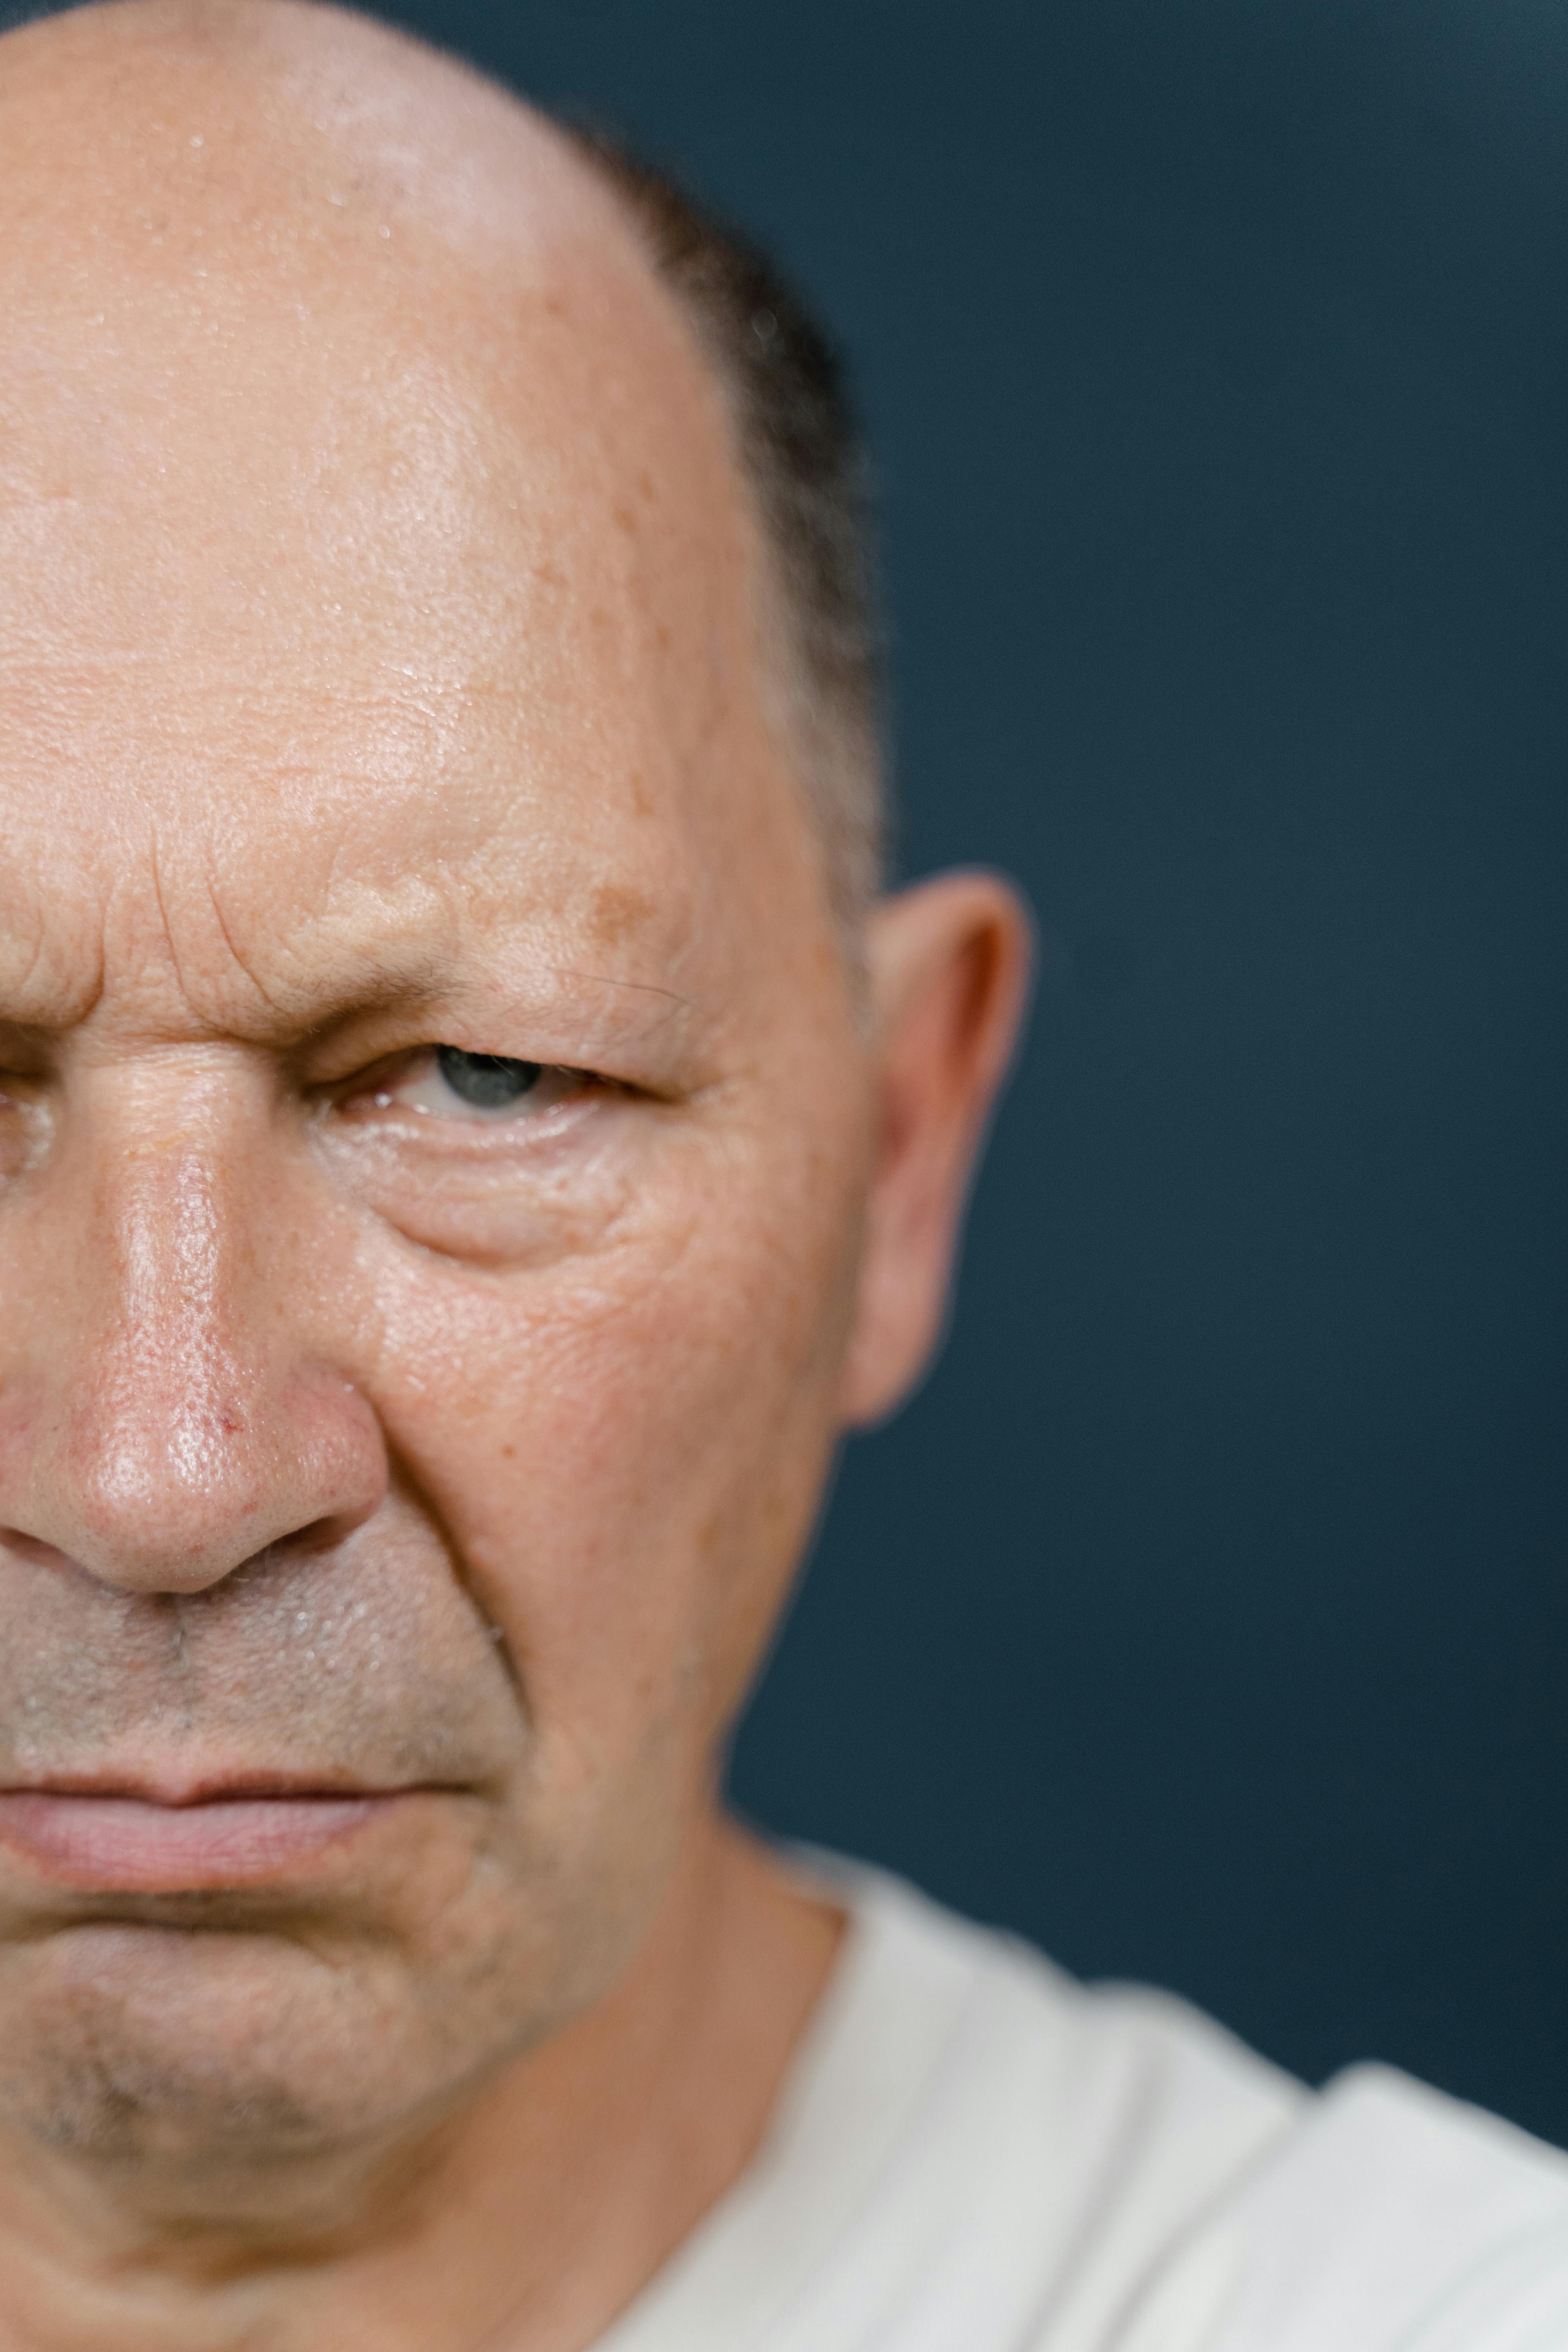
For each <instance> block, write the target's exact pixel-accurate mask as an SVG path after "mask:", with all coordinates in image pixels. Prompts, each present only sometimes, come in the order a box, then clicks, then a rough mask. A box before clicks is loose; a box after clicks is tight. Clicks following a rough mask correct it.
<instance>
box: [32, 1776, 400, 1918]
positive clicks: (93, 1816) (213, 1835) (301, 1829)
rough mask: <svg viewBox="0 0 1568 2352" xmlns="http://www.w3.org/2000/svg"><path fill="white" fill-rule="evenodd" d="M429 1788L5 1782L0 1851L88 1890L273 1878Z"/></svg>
mask: <svg viewBox="0 0 1568 2352" xmlns="http://www.w3.org/2000/svg"><path fill="white" fill-rule="evenodd" d="M421 1793H427V1792H424V1791H421V1790H414V1789H388V1790H360V1789H323V1788H293V1787H288V1786H284V1785H282V1784H277V1785H271V1786H268V1785H258V1784H256V1783H250V1784H248V1785H247V1784H240V1785H237V1786H235V1787H233V1788H223V1787H219V1788H216V1789H211V1790H202V1791H201V1792H200V1793H198V1794H195V1795H182V1796H178V1797H172V1798H171V1797H164V1796H162V1795H156V1794H151V1793H148V1792H146V1791H144V1790H139V1789H127V1788H123V1787H121V1788H111V1789H100V1788H72V1787H69V1786H60V1787H53V1788H38V1789H5V1790H0V1848H3V1849H5V1852H6V1853H9V1854H10V1856H11V1857H13V1859H15V1860H16V1861H18V1862H20V1863H22V1864H24V1866H25V1867H27V1868H29V1869H30V1870H31V1871H33V1872H34V1873H35V1874H38V1875H41V1876H43V1877H45V1878H47V1879H49V1880H52V1881H53V1883H54V1884H55V1885H58V1886H65V1887H70V1888H73V1889H75V1890H77V1891H78V1892H79V1893H83V1894H105V1895H107V1894H140V1895H174V1894H184V1893H187V1892H190V1891H193V1890H195V1889H199V1888H204V1887H205V1888H214V1887H238V1886H255V1885H267V1884H268V1882H271V1883H274V1884H276V1883H277V1882H279V1881H282V1880H289V1879H294V1878H297V1877H298V1876H299V1875H300V1874H301V1872H305V1871H308V1870H309V1868H310V1864H313V1863H319V1862H323V1861H330V1860H331V1858H332V1849H334V1848H337V1847H341V1846H342V1845H344V1844H345V1843H348V1842H349V1841H350V1840H352V1839H353V1838H356V1837H358V1836H361V1835H363V1833H364V1832H366V1831H367V1830H369V1829H370V1828H371V1827H373V1825H374V1824H375V1823H377V1822H384V1821H385V1820H386V1819H387V1818H388V1817H389V1815H390V1814H391V1813H392V1812H393V1811H395V1809H396V1808H398V1807H400V1806H402V1805H404V1804H405V1803H406V1802H407V1801H409V1799H411V1798H413V1797H416V1796H418V1795H419V1794H421Z"/></svg>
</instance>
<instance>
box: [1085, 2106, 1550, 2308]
mask: <svg viewBox="0 0 1568 2352" xmlns="http://www.w3.org/2000/svg"><path fill="white" fill-rule="evenodd" d="M1565 2343H1568V2157H1564V2156H1563V2154H1562V2153H1561V2152H1560V2151H1559V2150H1558V2149H1556V2148H1552V2147H1545V2146H1544V2145H1543V2144H1542V2142H1540V2141H1539V2140H1535V2139H1531V2137H1529V2135H1528V2134H1526V2133H1524V2132H1521V2131H1516V2130H1515V2129H1514V2128H1513V2127H1512V2126H1510V2125H1509V2124H1505V2123H1503V2122H1501V2121H1500V2120H1499V2119H1498V2118H1497V2117H1496V2116H1488V2115H1484V2114H1482V2113H1481V2112H1480V2111H1479V2109H1477V2108H1474V2107H1469V2106H1467V2105H1463V2104H1462V2103H1461V2102H1460V2101H1458V2100H1455V2099H1449V2098H1446V2097H1444V2096H1443V2095H1442V2094H1441V2093H1439V2092H1436V2091H1433V2090H1429V2089H1427V2088H1426V2085H1425V2084H1419V2083H1415V2082H1413V2081H1412V2080H1411V2079H1410V2078H1409V2077H1408V2076H1406V2075H1403V2074H1397V2073H1395V2072H1394V2070H1393V2069H1392V2068H1389V2067H1383V2066H1361V2067H1357V2068H1355V2069H1353V2070H1352V2072H1351V2073H1349V2074H1344V2075H1342V2076H1341V2077H1339V2078H1338V2080H1336V2081H1335V2082H1334V2083H1332V2084H1330V2085H1329V2087H1328V2089H1327V2090H1326V2091H1325V2092H1323V2093H1322V2094H1321V2095H1319V2096H1318V2097H1317V2098H1315V2099H1313V2100H1312V2101H1311V2102H1310V2105H1309V2106H1308V2107H1307V2108H1306V2109H1305V2110H1304V2111H1303V2113H1302V2115H1301V2116H1300V2117H1299V2119H1298V2120H1297V2122H1296V2123H1295V2124H1294V2126H1292V2128H1291V2129H1290V2130H1289V2132H1288V2133H1287V2134H1285V2135H1284V2136H1283V2137H1281V2139H1280V2140H1279V2142H1278V2143H1277V2145H1276V2146H1275V2147H1273V2148H1272V2149H1271V2150H1269V2151H1268V2153H1267V2155H1266V2156H1265V2158H1264V2159H1263V2161H1262V2162H1261V2163H1259V2164H1258V2166H1257V2167H1255V2168H1253V2170H1252V2171H1251V2173H1250V2175H1248V2176H1247V2177H1245V2178H1244V2179H1241V2180H1239V2181H1238V2182H1237V2184H1235V2186H1234V2187H1233V2189H1232V2191H1231V2193H1230V2194H1229V2195H1228V2196H1227V2197H1226V2199H1225V2200H1222V2202H1221V2204H1220V2205H1219V2206H1218V2207H1217V2208H1216V2209H1215V2210H1214V2211H1213V2212H1212V2213H1211V2214H1210V2215H1208V2216H1207V2217H1206V2218H1205V2221H1203V2222H1202V2224H1201V2225H1200V2227H1199V2228H1198V2229H1197V2230H1196V2231H1194V2232H1192V2233H1191V2235H1190V2237H1189V2239H1188V2241H1187V2242H1185V2243H1184V2244H1178V2245H1177V2246H1176V2247H1175V2248H1173V2252H1172V2253H1171V2255H1170V2257H1169V2258H1168V2260H1167V2261H1166V2262H1165V2263H1163V2265H1162V2266H1161V2271H1160V2273H1159V2274H1158V2275H1157V2276H1156V2277H1155V2278H1154V2279H1153V2280H1152V2283H1151V2284H1150V2287H1149V2290H1148V2292H1147V2293H1146V2294H1144V2295H1143V2296H1142V2298H1140V2307H1139V2308H1138V2310H1137V2312H1136V2314H1135V2315H1134V2316H1132V2317H1131V2320H1130V2325H1129V2327H1128V2329H1127V2331H1126V2333H1125V2336H1124V2337H1123V2339H1122V2341H1121V2343H1120V2344H1119V2345H1118V2346H1117V2347H1116V2352H1155V2347H1158V2352H1320V2347H1324V2346H1332V2347H1334V2352H1549V2347H1557V2346H1560V2345H1563V2344H1565Z"/></svg>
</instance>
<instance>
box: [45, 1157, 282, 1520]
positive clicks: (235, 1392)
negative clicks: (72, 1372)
mask: <svg viewBox="0 0 1568 2352" xmlns="http://www.w3.org/2000/svg"><path fill="white" fill-rule="evenodd" d="M94 1179H95V1181H94V1185H93V1190H94V1192H95V1193H96V1194H97V1202H98V1210H99V1213H98V1215H97V1216H96V1217H95V1218H94V1219H93V1223H94V1224H96V1225H97V1226H98V1229H99V1232H100V1234H101V1238H102V1245H103V1254H102V1259H101V1261H100V1263H101V1265H102V1274H103V1279H102V1281H101V1285H99V1284H93V1285H91V1286H90V1291H89V1297H88V1298H87V1299H86V1300H85V1301H84V1305H85V1306H86V1307H87V1310H88V1311H87V1316H86V1320H87V1322H88V1324H89V1329H90V1328H92V1327H93V1326H97V1327H98V1328H96V1329H92V1338H91V1341H90V1349H91V1357H90V1359H89V1362H88V1363H86V1364H84V1366H83V1367H82V1372H83V1374H84V1375H85V1381H84V1386H83V1388H82V1390H81V1391H79V1398H78V1404H79V1407H80V1408H82V1410H81V1411H80V1412H79V1416H78V1426H77V1427H76V1428H75V1429H74V1430H73V1433H72V1434H73V1440H74V1442H75V1443H76V1444H78V1445H79V1446H81V1447H83V1448H84V1449H85V1450H86V1452H87V1453H88V1454H89V1455H91V1456H94V1457H96V1459H95V1460H94V1464H93V1476H94V1479H95V1482H96V1483H98V1484H100V1485H101V1486H104V1487H105V1488H106V1489H112V1490H114V1491H120V1490H121V1489H122V1490H123V1491H124V1492H125V1494H126V1496H127V1499H128V1500H129V1498H130V1496H132V1495H134V1494H138V1493H139V1492H141V1491H142V1490H144V1489H146V1488H148V1487H149V1486H162V1487H163V1501H164V1507H165V1509H167V1508H168V1507H171V1506H174V1504H175V1503H176V1502H177V1498H178V1497H179V1496H181V1495H182V1494H184V1495H187V1496H189V1497H190V1498H191V1500H192V1502H197V1501H199V1498H200V1497H201V1496H203V1495H204V1493H210V1492H211V1491H212V1490H213V1488H214V1487H215V1486H216V1485H217V1484H219V1483H225V1484H226V1485H228V1486H231V1487H232V1486H234V1485H235V1484H236V1481H237V1479H242V1478H244V1477H245V1476H246V1475H247V1472H252V1471H253V1466H254V1465H252V1464H251V1463H250V1461H249V1459H248V1457H249V1456H250V1455H251V1454H253V1453H254V1451H255V1438H256V1431H255V1428H254V1420H255V1408H256V1405H257V1403H258V1390H259V1389H261V1388H262V1387H263V1386H264V1385H265V1379H266V1374H265V1368H264V1367H263V1366H262V1365H261V1364H260V1363H259V1362H258V1361H257V1360H256V1349H257V1343H258V1338H259V1337H260V1333H259V1331H258V1322H259V1321H260V1320H261V1319H262V1318H256V1317H255V1316H254V1315H249V1314H247V1305H248V1303H249V1302H248V1301H247V1299H246V1298H245V1297H244V1295H243V1292H244V1287H245V1280H246V1274H247V1270H248V1271H249V1272H250V1273H251V1274H252V1275H253V1276H254V1274H255V1273H256V1271H257V1269H256V1267H255V1264H254V1243H255V1237H254V1234H247V1232H246V1227H247V1223H248V1222H249V1221H248V1219H247V1213H246V1211H247V1204H246V1202H244V1201H243V1199H242V1198H239V1199H237V1198H236V1197H234V1195H235V1192H236V1189H237V1188H236V1186H235V1183H234V1178H233V1173H232V1171H226V1170H225V1169H224V1168H223V1166H222V1164H221V1159H220V1154H219V1151H218V1150H215V1147H214V1143H213V1142H212V1141H211V1140H209V1141H207V1142H206V1143H205V1145H204V1144H203V1143H202V1142H201V1141H198V1140H197V1139H195V1138H194V1137H192V1136H190V1135H188V1134H182V1133H180V1132H179V1130H178V1129H176V1130H174V1132H172V1133H165V1134H164V1135H162V1136H158V1135H154V1136H152V1137H148V1138H145V1139H138V1140H137V1141H136V1142H135V1143H133V1144H130V1145H122V1146H121V1149H120V1150H118V1151H116V1150H114V1149H113V1146H112V1144H111V1145H110V1149H109V1150H107V1151H105V1152H103V1153H102V1154H100V1157H99V1163H98V1166H97V1167H96V1169H95V1171H94ZM247 1260H248V1261H249V1265H248V1268H247ZM91 1292H96V1296H92V1295H91ZM100 1318H101V1321H100ZM247 1357H248V1358H249V1359H250V1360H249V1361H248V1362H247Z"/></svg>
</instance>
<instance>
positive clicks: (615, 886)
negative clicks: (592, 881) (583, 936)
mask: <svg viewBox="0 0 1568 2352" xmlns="http://www.w3.org/2000/svg"><path fill="white" fill-rule="evenodd" d="M638 805H639V814H640V812H641V806H642V803H640V802H639V804H638ZM592 909H593V911H592V913H591V915H590V918H589V920H590V924H591V927H592V929H593V934H594V939H595V944H597V945H598V946H601V947H605V948H618V947H619V946H621V944H622V943H623V941H624V940H628V939H630V938H632V937H634V936H635V934H636V933H637V931H639V930H641V929H644V928H645V927H646V926H647V924H648V923H649V922H650V921H651V920H652V919H653V917H654V915H655V914H656V912H657V911H658V910H657V908H656V907H655V904H654V901H653V900H652V899H651V898H649V897H648V895H647V892H646V891H644V890H636V889H633V888H632V887H630V886H629V885H628V884H626V883H624V882H603V883H601V884H600V885H599V887H598V888H597V889H596V890H595V892H594V896H593V901H592Z"/></svg>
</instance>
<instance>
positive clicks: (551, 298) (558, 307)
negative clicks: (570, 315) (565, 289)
mask: <svg viewBox="0 0 1568 2352" xmlns="http://www.w3.org/2000/svg"><path fill="white" fill-rule="evenodd" d="M544 307H545V309H546V310H548V311H549V313H550V316H551V317H552V319H563V318H564V317H565V316H566V297H565V296H564V294H547V295H546V296H545V298H544Z"/></svg>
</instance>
